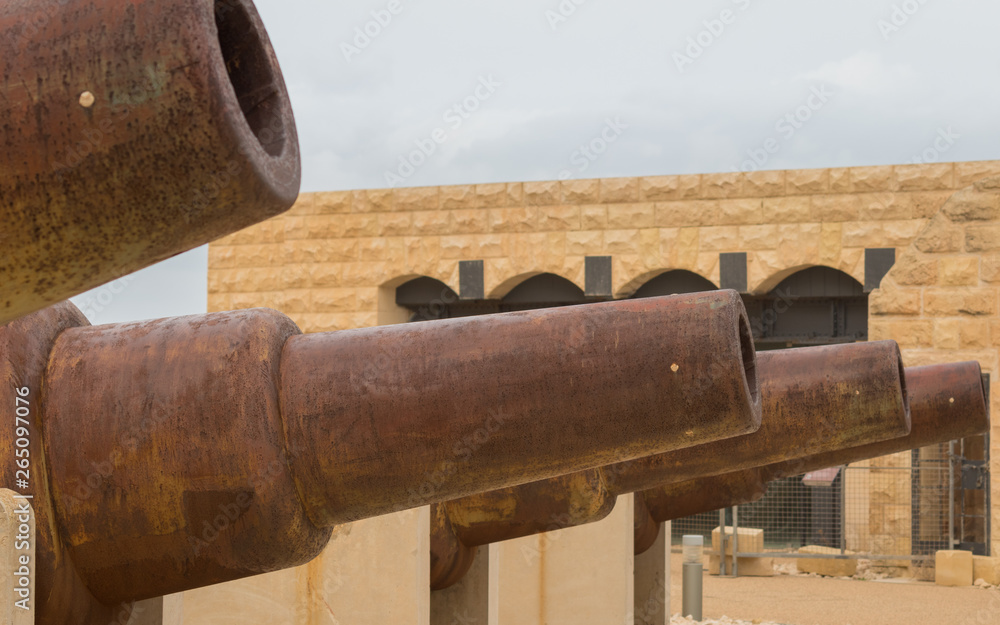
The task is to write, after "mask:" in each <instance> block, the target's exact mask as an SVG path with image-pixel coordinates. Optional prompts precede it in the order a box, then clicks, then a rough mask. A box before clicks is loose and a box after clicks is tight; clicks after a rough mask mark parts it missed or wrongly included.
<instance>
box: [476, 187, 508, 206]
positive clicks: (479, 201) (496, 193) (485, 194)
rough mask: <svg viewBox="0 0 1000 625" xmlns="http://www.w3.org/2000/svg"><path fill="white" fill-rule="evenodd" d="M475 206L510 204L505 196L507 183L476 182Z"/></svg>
mask: <svg viewBox="0 0 1000 625" xmlns="http://www.w3.org/2000/svg"><path fill="white" fill-rule="evenodd" d="M476 206H480V207H494V206H510V202H509V201H508V196H507V185H506V184H503V183H494V184H477V185H476Z"/></svg>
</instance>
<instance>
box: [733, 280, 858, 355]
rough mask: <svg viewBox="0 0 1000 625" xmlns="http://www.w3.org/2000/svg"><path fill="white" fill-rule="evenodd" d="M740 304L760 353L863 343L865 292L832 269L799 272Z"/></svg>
mask: <svg viewBox="0 0 1000 625" xmlns="http://www.w3.org/2000/svg"><path fill="white" fill-rule="evenodd" d="M743 303H744V304H745V305H746V307H747V314H749V315H750V324H751V326H752V328H753V333H754V342H755V343H756V345H757V349H760V350H765V349H781V348H786V347H805V346H809V345H829V344H832V343H853V342H855V341H866V340H868V296H867V294H865V291H864V287H863V286H862V285H861V283H860V282H858V281H857V280H855V279H854V278H852V277H851V276H849V275H848V274H846V273H844V272H842V271H838V270H836V269H831V268H829V267H810V268H809V269H803V270H802V271H799V272H797V273H794V274H792V275H791V276H789V277H787V278H785V279H784V280H782V281H781V283H780V284H778V286H776V287H775V288H774V289H773V290H772V291H771V292H769V293H767V294H765V295H750V296H744V298H743Z"/></svg>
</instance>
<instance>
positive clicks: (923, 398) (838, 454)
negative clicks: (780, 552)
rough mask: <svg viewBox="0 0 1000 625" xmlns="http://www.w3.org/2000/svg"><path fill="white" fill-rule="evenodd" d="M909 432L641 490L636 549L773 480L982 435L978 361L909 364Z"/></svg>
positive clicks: (985, 423)
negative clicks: (663, 528)
mask: <svg viewBox="0 0 1000 625" xmlns="http://www.w3.org/2000/svg"><path fill="white" fill-rule="evenodd" d="M906 380H907V388H908V389H909V393H910V418H911V428H910V433H909V434H908V435H906V436H903V437H900V438H894V439H890V440H886V441H880V442H876V443H870V444H868V445H859V446H857V447H849V448H845V449H839V450H836V451H831V452H827V453H822V454H815V455H812V456H804V457H801V458H794V459H790V460H788V461H785V462H780V463H776V464H771V465H767V466H761V467H756V468H753V469H746V470H743V471H734V472H732V473H726V474H723V475H716V476H712V477H706V478H701V479H695V480H689V481H686V482H681V483H677V484H670V485H667V486H663V487H660V488H654V489H649V490H646V491H643V492H642V493H636V498H635V501H636V503H635V505H636V517H635V519H636V530H635V550H636V551H635V552H636V554H639V553H642V552H644V551H645V550H646V549H648V548H649V547H650V546H652V544H653V542H655V541H656V537H657V533H658V531H659V524H660V523H663V522H665V521H671V520H674V519H681V518H684V517H687V516H691V515H694V514H700V513H702V512H711V511H713V510H718V509H720V508H728V507H730V506H738V505H741V504H745V503H751V502H754V501H757V500H758V499H760V498H761V497H763V496H764V494H765V493H766V491H767V485H768V483H769V482H772V481H774V480H777V479H779V478H783V477H791V476H794V475H801V474H803V473H809V472H811V471H818V470H820V469H826V468H828V467H836V466H841V465H846V464H850V463H852V462H860V461H862V460H868V459H870V458H878V457H881V456H887V455H890V454H895V453H900V452H905V451H909V450H911V449H917V448H920V447H926V446H928V445H935V444H938V443H946V442H948V441H953V440H956V439H961V438H966V437H969V436H977V435H979V434H982V433H984V432H986V431H987V430H989V426H990V418H989V405H988V404H987V402H988V398H987V397H986V389H985V387H984V385H983V376H982V371H981V369H980V366H979V363H978V362H960V363H954V364H945V365H930V366H924V367H909V368H907V369H906Z"/></svg>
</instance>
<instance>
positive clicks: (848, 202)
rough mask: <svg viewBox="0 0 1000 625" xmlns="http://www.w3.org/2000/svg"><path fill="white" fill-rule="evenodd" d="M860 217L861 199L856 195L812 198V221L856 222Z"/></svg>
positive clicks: (817, 196) (816, 196)
mask: <svg viewBox="0 0 1000 625" xmlns="http://www.w3.org/2000/svg"><path fill="white" fill-rule="evenodd" d="M860 216H861V197H860V196H857V195H814V196H812V221H816V222H827V221H856V220H857V219H859V218H860Z"/></svg>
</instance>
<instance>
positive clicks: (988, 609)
mask: <svg viewBox="0 0 1000 625" xmlns="http://www.w3.org/2000/svg"><path fill="white" fill-rule="evenodd" d="M672 563H673V571H672V575H671V608H672V611H673V612H674V613H675V614H676V613H678V612H680V609H681V586H680V583H681V572H680V557H677V556H675V557H674V558H672ZM704 616H705V618H706V621H703V622H704V623H715V622H718V623H719V624H720V625H730V624H731V623H732V624H734V625H751V624H752V625H767V624H772V623H776V624H780V625H994V624H996V625H1000V590H995V589H994V590H985V589H981V588H973V587H969V588H945V587H942V586H937V585H935V584H933V583H932V582H913V581H902V580H880V581H857V580H844V579H832V578H818V577H798V576H786V575H781V576H776V577H741V578H738V579H732V578H719V577H717V576H712V575H705V579H704ZM723 616H726V617H730V618H731V619H732V620H718V621H713V620H712V619H721V617H723ZM689 622H690V621H688V620H687V619H680V618H675V620H674V621H673V623H674V624H675V625H681V624H683V625H686V624H687V623H689Z"/></svg>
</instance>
